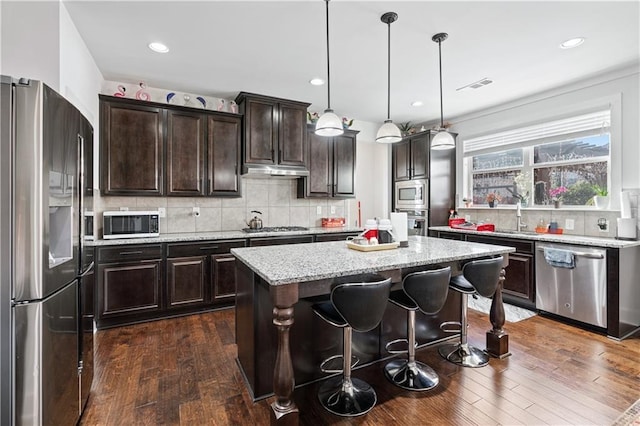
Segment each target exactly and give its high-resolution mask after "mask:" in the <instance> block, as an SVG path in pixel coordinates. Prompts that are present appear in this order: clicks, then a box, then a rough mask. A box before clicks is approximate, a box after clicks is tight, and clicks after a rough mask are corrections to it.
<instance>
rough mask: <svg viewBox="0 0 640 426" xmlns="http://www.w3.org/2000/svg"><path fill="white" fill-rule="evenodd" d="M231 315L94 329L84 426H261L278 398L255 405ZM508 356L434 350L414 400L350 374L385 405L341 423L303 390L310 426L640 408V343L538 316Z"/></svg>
mask: <svg viewBox="0 0 640 426" xmlns="http://www.w3.org/2000/svg"><path fill="white" fill-rule="evenodd" d="M234 315H235V311H234V310H233V309H227V310H222V311H217V312H209V313H205V314H199V315H192V316H188V317H182V318H175V319H168V320H162V321H156V322H150V323H145V324H139V325H133V326H128V327H120V328H115V329H110V330H103V331H98V333H97V335H96V356H95V362H96V365H95V378H94V383H93V389H92V393H91V397H90V399H89V403H88V405H87V409H86V411H85V414H84V416H83V418H82V419H81V422H80V424H81V425H84V426H89V425H160V424H162V425H178V424H179V425H204V424H209V425H227V424H229V425H248V424H253V425H264V424H268V422H269V410H270V408H269V405H268V404H269V403H270V402H272V399H273V398H269V399H267V400H263V401H259V402H257V403H253V402H252V401H251V399H250V397H249V395H248V392H247V391H246V389H245V385H244V382H243V378H242V376H241V374H240V372H239V369H238V367H237V366H236V362H235V357H236V346H235V343H234V341H235V336H234V330H235V326H234ZM469 321H470V327H469V340H470V342H471V343H472V344H476V345H477V346H479V347H484V333H485V331H486V330H488V329H489V328H490V325H489V321H488V318H487V315H485V314H482V313H479V312H477V311H473V310H470V311H469ZM505 328H506V329H507V330H508V331H509V334H510V339H509V340H510V349H511V352H512V356H510V357H507V358H505V359H503V360H499V359H492V360H491V361H490V364H489V365H488V366H486V367H483V368H478V369H473V368H461V367H458V366H456V365H454V364H451V363H449V362H447V361H445V360H443V359H442V358H441V357H440V356H439V355H438V354H437V350H436V348H435V347H430V348H423V349H421V350H419V351H418V352H417V359H418V360H420V361H422V362H425V363H427V364H429V365H430V366H432V367H433V368H434V369H435V370H436V372H437V373H438V374H439V376H440V385H439V386H438V387H437V388H435V389H434V390H431V391H427V392H422V393H415V392H414V393H412V392H407V391H404V390H402V389H399V388H396V387H395V386H393V385H391V384H390V383H388V382H387V381H386V379H385V377H384V374H383V372H382V364H376V365H373V366H368V367H366V368H363V369H358V370H355V371H354V374H353V375H354V377H359V378H362V379H364V380H366V381H367V382H369V383H370V384H371V385H372V386H373V387H374V389H375V390H376V392H377V394H378V403H377V405H376V407H374V409H373V410H372V411H371V412H369V413H368V414H366V415H364V416H361V417H358V418H355V419H343V418H339V417H336V416H333V415H331V414H329V413H327V412H325V411H324V410H323V409H322V407H321V406H320V405H319V403H318V402H317V399H316V396H315V392H316V390H317V387H318V384H312V385H309V386H306V387H304V388H300V389H297V390H296V391H295V393H294V399H295V401H296V403H297V404H298V406H299V408H300V412H301V415H300V423H301V424H303V425H322V424H358V425H384V424H397V425H415V424H447V425H449V424H451V425H473V424H478V425H492V424H509V425H511V424H527V425H537V424H550V425H558V424H572V425H575V424H580V425H582V424H597V425H607V424H611V423H612V422H613V421H614V420H615V419H616V418H617V417H618V415H620V414H621V413H622V412H623V411H624V410H625V409H626V408H627V407H629V406H630V405H631V404H633V403H634V402H635V401H636V400H637V399H639V398H640V361H639V360H640V338H639V337H637V335H636V337H632V338H629V339H627V340H624V341H622V342H617V341H614V340H611V339H608V338H607V337H605V336H602V335H598V334H594V333H591V332H588V331H584V330H580V329H578V328H574V327H571V326H568V325H563V324H561V323H558V322H556V321H553V320H551V319H548V318H544V317H540V316H536V317H533V318H530V319H527V320H524V321H520V322H518V323H507V324H506V325H505Z"/></svg>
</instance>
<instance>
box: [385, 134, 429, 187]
mask: <svg viewBox="0 0 640 426" xmlns="http://www.w3.org/2000/svg"><path fill="white" fill-rule="evenodd" d="M429 141H430V132H423V133H418V134H416V135H413V136H410V137H408V138H406V139H404V140H403V141H402V142H399V143H397V144H394V145H393V148H392V150H393V176H394V180H409V179H427V178H428V177H429Z"/></svg>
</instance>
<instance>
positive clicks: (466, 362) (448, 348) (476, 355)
mask: <svg viewBox="0 0 640 426" xmlns="http://www.w3.org/2000/svg"><path fill="white" fill-rule="evenodd" d="M468 297H469V295H468V294H465V293H463V294H462V318H461V321H460V324H461V325H460V343H454V344H448V345H442V346H440V348H438V352H440V355H442V357H443V358H445V359H446V360H447V361H451V362H453V363H454V364H458V365H461V366H463V367H474V368H475V367H484V366H485V365H487V364H488V363H489V355H488V354H487V353H486V352H484V351H482V350H480V349H478V348H476V347H474V346H469V344H468V343H467V327H468V314H467V305H468Z"/></svg>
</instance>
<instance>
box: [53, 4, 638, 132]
mask: <svg viewBox="0 0 640 426" xmlns="http://www.w3.org/2000/svg"><path fill="white" fill-rule="evenodd" d="M64 3H65V5H66V8H67V10H68V12H69V14H70V16H71V18H72V20H73V21H74V23H75V25H76V27H77V29H78V31H79V32H80V35H81V36H82V38H83V39H84V41H85V43H86V45H87V47H88V49H89V51H90V52H91V54H92V55H93V58H94V59H95V61H96V63H97V65H98V67H99V69H100V71H101V72H102V74H103V76H104V78H105V79H106V80H114V81H121V82H126V83H137V82H139V81H145V82H146V84H147V86H149V87H157V88H166V89H170V90H175V91H181V92H187V93H193V94H195V95H205V96H214V97H222V98H227V99H233V98H234V97H235V96H236V95H237V94H238V92H240V91H247V92H254V93H260V94H265V95H271V96H277V97H282V98H287V99H294V100H300V101H306V102H310V103H312V106H311V107H310V108H309V110H310V111H319V112H321V111H323V110H324V109H325V108H326V106H327V86H326V85H324V86H312V85H310V84H309V80H310V79H311V78H313V77H321V78H326V67H327V64H326V42H325V38H326V27H325V25H326V23H325V3H324V1H322V0H301V1H278V2H276V1H252V2H249V1H237V0H236V1H197V2H184V1H173V2H171V1H142V2H132V1H122V2H114V1H65V2H64ZM389 11H393V12H396V13H397V14H398V20H397V21H396V22H395V23H393V24H391V118H392V119H393V120H394V121H395V122H396V123H400V122H406V121H412V122H414V123H415V122H432V121H437V120H438V119H439V117H440V105H439V84H438V78H439V77H438V45H437V43H434V42H433V41H431V37H432V36H433V35H434V34H436V33H438V32H446V33H448V34H449V38H448V39H447V40H446V41H444V42H443V43H442V72H443V94H444V101H443V102H444V117H445V121H447V118H448V117H456V116H460V115H462V114H466V113H470V112H473V111H478V110H481V109H484V108H487V107H490V106H494V105H498V104H501V103H504V102H507V101H510V100H513V99H517V98H521V97H523V96H526V95H530V94H533V93H537V92H541V91H544V90H547V89H551V88H554V87H557V86H561V85H564V84H567V83H570V82H573V81H576V80H580V79H582V78H585V77H588V76H592V75H595V74H600V73H603V72H606V71H610V70H612V69H616V68H621V67H624V66H628V65H635V64H637V63H638V62H639V60H640V33H639V31H640V30H639V28H640V2H639V1H637V0H635V1H602V2H597V1H566V2H559V1H534V2H526V1H509V2H506V1H502V2H487V1H471V2H459V1H447V2H444V1H441V2H435V1H348V0H333V1H331V2H330V3H329V12H330V52H331V56H330V59H331V106H332V108H333V109H334V110H335V112H336V113H337V114H338V115H342V116H349V117H351V118H356V119H359V120H365V121H371V122H382V121H383V120H384V119H385V118H386V112H387V105H386V102H387V87H386V84H387V25H386V24H384V23H382V22H381V21H380V16H382V14H383V13H385V12H389ZM577 36H580V37H585V38H586V41H585V42H584V44H582V45H581V46H579V47H577V48H574V49H560V48H559V47H558V46H559V44H560V43H561V42H563V41H565V40H567V39H569V38H572V37H577ZM152 41H161V42H163V43H165V44H166V45H168V46H169V48H170V52H169V53H167V54H158V53H155V52H152V51H151V50H149V49H148V48H147V45H148V43H150V42H152ZM482 78H489V79H491V80H492V81H493V83H492V84H489V85H487V86H484V87H482V88H480V89H466V90H460V91H458V90H456V89H458V88H460V87H462V86H465V85H468V84H470V83H473V82H475V81H478V80H480V79H482ZM416 100H421V101H423V102H424V105H423V106H421V107H412V106H411V103H412V102H413V101H416Z"/></svg>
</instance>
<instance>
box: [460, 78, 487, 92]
mask: <svg viewBox="0 0 640 426" xmlns="http://www.w3.org/2000/svg"><path fill="white" fill-rule="evenodd" d="M491 83H493V80H491V79H490V78H487V77H485V78H483V79H480V80H478V81H474V82H473V83H471V84H467V85H466V86H462V87H459V88H457V89H456V91H460V90H466V89H479V88H481V87H484V86H486V85H488V84H491Z"/></svg>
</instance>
